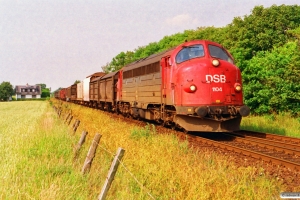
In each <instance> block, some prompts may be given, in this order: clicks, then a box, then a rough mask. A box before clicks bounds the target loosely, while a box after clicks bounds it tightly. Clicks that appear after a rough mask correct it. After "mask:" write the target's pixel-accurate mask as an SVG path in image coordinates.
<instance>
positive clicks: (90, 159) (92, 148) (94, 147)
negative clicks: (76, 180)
mask: <svg viewBox="0 0 300 200" xmlns="http://www.w3.org/2000/svg"><path fill="white" fill-rule="evenodd" d="M100 138H101V135H100V134H99V133H96V135H95V137H94V139H93V142H92V144H91V146H90V149H89V152H88V154H87V156H86V159H85V161H84V164H83V167H82V170H81V172H82V174H85V173H86V172H88V171H89V170H90V168H91V165H92V162H93V159H94V157H95V154H96V150H97V147H98V144H99V141H100Z"/></svg>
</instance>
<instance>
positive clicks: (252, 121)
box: [241, 113, 300, 138]
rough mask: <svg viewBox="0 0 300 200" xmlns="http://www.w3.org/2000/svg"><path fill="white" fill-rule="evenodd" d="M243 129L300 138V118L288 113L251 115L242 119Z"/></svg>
mask: <svg viewBox="0 0 300 200" xmlns="http://www.w3.org/2000/svg"><path fill="white" fill-rule="evenodd" d="M241 129H244V130H251V131H258V132H267V133H275V134H279V135H284V136H290V137H298V138H299V137H300V118H293V117H291V115H290V114H288V113H281V114H278V115H275V114H274V115H265V116H249V117H244V118H243V119H242V123H241Z"/></svg>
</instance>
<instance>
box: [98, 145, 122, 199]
mask: <svg viewBox="0 0 300 200" xmlns="http://www.w3.org/2000/svg"><path fill="white" fill-rule="evenodd" d="M124 153H125V150H124V149H122V148H121V147H119V148H118V151H117V155H116V156H115V158H114V161H113V162H112V165H111V167H110V170H109V172H108V175H107V178H106V180H105V183H104V186H103V187H102V190H101V193H100V195H99V197H98V200H104V199H105V198H106V195H107V192H108V190H109V188H110V186H111V183H112V181H113V180H114V177H115V174H116V172H117V169H118V167H119V164H120V161H121V160H122V158H123V156H124Z"/></svg>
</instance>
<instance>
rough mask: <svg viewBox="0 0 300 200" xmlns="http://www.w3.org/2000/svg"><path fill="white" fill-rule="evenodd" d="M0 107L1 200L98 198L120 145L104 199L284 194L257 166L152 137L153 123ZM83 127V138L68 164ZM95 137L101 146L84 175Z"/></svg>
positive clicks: (43, 106)
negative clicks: (122, 153)
mask: <svg viewBox="0 0 300 200" xmlns="http://www.w3.org/2000/svg"><path fill="white" fill-rule="evenodd" d="M53 102H54V104H55V105H58V102H57V101H55V100H54V101H53ZM0 110H5V112H4V113H3V112H1V115H3V116H5V115H9V116H10V117H8V118H5V119H4V117H3V116H0V124H1V125H3V126H1V127H0V131H1V133H2V132H4V133H3V134H1V135H0V138H1V144H0V150H1V152H4V154H3V155H4V158H3V160H2V162H4V164H2V165H1V166H0V173H1V174H0V177H1V181H2V183H3V185H1V187H0V199H96V198H97V196H98V194H99V193H100V191H101V188H102V186H103V183H104V181H105V178H106V176H107V173H108V169H109V167H110V164H111V161H112V159H113V156H114V154H115V152H116V151H117V148H118V147H122V148H124V149H125V156H124V158H123V160H122V165H121V166H120V168H119V170H118V172H117V174H116V177H115V180H114V182H113V185H112V187H111V189H110V191H109V192H108V196H107V199H125V200H127V199H180V200H181V199H197V200H198V199H272V198H275V199H277V198H278V199H279V193H280V191H284V188H283V186H282V185H281V184H280V183H279V182H277V181H276V180H275V179H270V178H268V177H266V176H265V175H261V176H257V175H256V174H258V173H256V172H257V170H259V169H255V168H251V167H248V168H237V167H236V166H234V165H233V164H232V163H230V162H229V160H228V158H227V157H226V156H223V155H218V154H216V153H214V152H207V151H199V152H195V151H193V150H191V149H189V148H188V143H187V142H179V141H178V139H177V138H176V137H175V136H174V135H168V134H156V132H155V130H153V128H152V126H151V125H148V126H146V127H144V128H139V127H136V126H134V125H132V124H128V123H126V122H124V121H122V120H116V119H112V118H110V117H109V115H107V114H106V113H103V112H102V111H99V110H93V109H90V108H85V107H82V106H78V105H74V104H63V115H62V117H61V118H60V119H59V118H58V117H57V115H56V114H54V111H53V110H52V108H51V107H50V106H49V105H48V104H47V103H46V102H16V103H4V104H0ZM70 110H72V114H73V116H74V118H75V119H79V120H80V121H81V123H80V126H79V129H78V130H77V132H76V134H75V135H73V134H72V131H71V129H70V127H71V125H70V126H69V127H67V125H65V124H64V123H63V122H64V119H65V117H66V113H67V112H68V111H70ZM16 112H17V113H18V114H17V116H15V117H13V113H16ZM72 122H74V120H73V121H72ZM71 124H72V123H71ZM3 127H4V128H3ZM5 127H6V128H5ZM11 129H14V131H13V132H11ZM83 130H86V131H88V132H89V134H88V138H87V141H86V143H85V145H84V147H83V149H81V152H80V155H79V157H78V158H77V159H76V160H73V147H74V145H75V144H76V143H77V142H78V140H79V138H80V134H81V132H82V131H83ZM97 132H98V133H100V134H101V135H102V138H101V141H100V144H99V149H98V150H97V154H96V157H95V159H94V162H93V165H92V168H91V171H90V173H89V174H88V175H85V176H83V175H81V173H80V171H81V167H82V165H83V162H84V160H85V156H86V153H87V151H88V148H89V146H90V144H91V141H92V138H93V137H94V135H95V133H97Z"/></svg>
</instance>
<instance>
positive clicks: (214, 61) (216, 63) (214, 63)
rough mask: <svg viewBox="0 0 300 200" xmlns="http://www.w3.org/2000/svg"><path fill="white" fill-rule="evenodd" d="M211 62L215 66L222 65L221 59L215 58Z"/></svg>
mask: <svg viewBox="0 0 300 200" xmlns="http://www.w3.org/2000/svg"><path fill="white" fill-rule="evenodd" d="M211 63H212V65H213V66H215V67H218V66H219V65H220V61H219V60H217V59H213V60H212V62H211Z"/></svg>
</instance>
